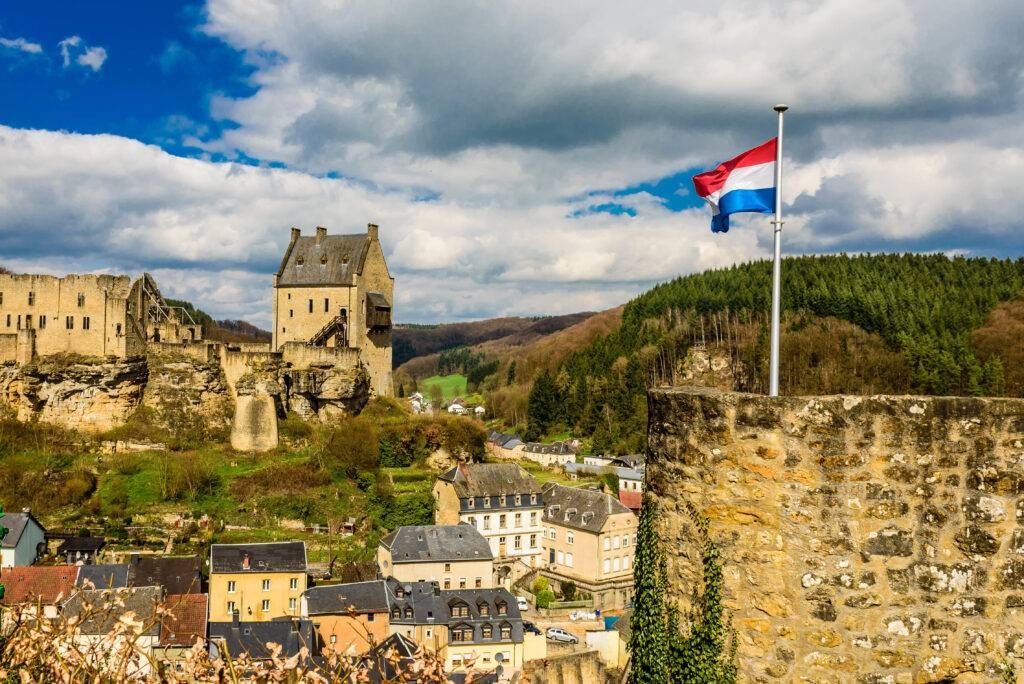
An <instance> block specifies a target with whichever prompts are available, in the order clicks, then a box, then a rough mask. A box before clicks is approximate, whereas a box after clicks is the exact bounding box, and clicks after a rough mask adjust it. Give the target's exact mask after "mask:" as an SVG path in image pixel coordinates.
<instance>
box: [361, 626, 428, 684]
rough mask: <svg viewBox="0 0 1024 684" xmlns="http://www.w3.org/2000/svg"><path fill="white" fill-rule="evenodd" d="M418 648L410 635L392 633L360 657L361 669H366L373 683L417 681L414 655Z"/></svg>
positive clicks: (367, 675)
mask: <svg viewBox="0 0 1024 684" xmlns="http://www.w3.org/2000/svg"><path fill="white" fill-rule="evenodd" d="M418 648H419V647H418V646H417V645H416V642H415V641H413V640H412V639H410V638H409V637H407V636H405V635H403V634H399V633H395V634H392V635H391V636H389V637H388V638H387V639H385V640H384V641H382V642H380V643H379V644H377V645H376V646H374V647H373V648H372V649H370V650H369V651H368V652H367V653H366V655H364V656H363V657H362V658H361V659H360V661H359V669H360V670H365V671H366V677H367V680H368V681H369V682H371V684H378V682H412V681H416V660H415V658H414V656H415V655H416V650H417V649H418ZM396 658H397V660H396ZM360 681H362V680H360Z"/></svg>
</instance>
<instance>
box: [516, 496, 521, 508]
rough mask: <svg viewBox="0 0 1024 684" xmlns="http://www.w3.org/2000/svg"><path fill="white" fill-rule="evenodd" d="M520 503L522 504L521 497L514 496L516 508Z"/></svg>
mask: <svg viewBox="0 0 1024 684" xmlns="http://www.w3.org/2000/svg"><path fill="white" fill-rule="evenodd" d="M522 503H523V497H522V496H520V495H519V494H516V506H519V505H520V504H522Z"/></svg>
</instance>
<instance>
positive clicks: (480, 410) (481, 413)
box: [473, 406, 487, 418]
mask: <svg viewBox="0 0 1024 684" xmlns="http://www.w3.org/2000/svg"><path fill="white" fill-rule="evenodd" d="M473 413H475V414H476V415H477V416H479V417H480V418H483V417H484V414H485V413H487V409H485V408H484V407H483V406H477V407H476V408H475V409H473Z"/></svg>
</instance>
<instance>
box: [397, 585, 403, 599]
mask: <svg viewBox="0 0 1024 684" xmlns="http://www.w3.org/2000/svg"><path fill="white" fill-rule="evenodd" d="M395 596H397V597H398V598H405V588H404V587H398V588H397V589H395Z"/></svg>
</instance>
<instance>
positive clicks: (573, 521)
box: [544, 482, 631, 532]
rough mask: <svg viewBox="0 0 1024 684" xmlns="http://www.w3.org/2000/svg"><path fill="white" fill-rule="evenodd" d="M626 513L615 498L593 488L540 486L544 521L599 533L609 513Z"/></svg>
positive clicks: (628, 511) (624, 508) (626, 510)
mask: <svg viewBox="0 0 1024 684" xmlns="http://www.w3.org/2000/svg"><path fill="white" fill-rule="evenodd" d="M630 512H631V511H630V510H629V509H628V508H626V507H625V506H623V505H622V502H620V501H619V500H618V499H617V498H615V497H613V496H611V495H609V494H605V493H604V492H599V491H597V490H595V489H583V488H581V487H566V486H563V485H560V484H555V483H554V482H549V483H547V484H546V485H544V521H545V522H551V523H557V524H559V525H564V526H566V527H574V528H576V529H579V530H586V531H587V532H600V531H601V528H603V527H604V524H605V522H606V521H607V520H608V517H609V516H611V515H615V514H617V513H630Z"/></svg>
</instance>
